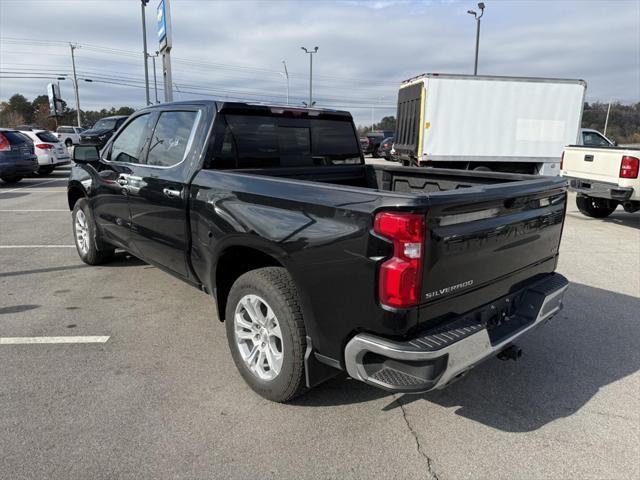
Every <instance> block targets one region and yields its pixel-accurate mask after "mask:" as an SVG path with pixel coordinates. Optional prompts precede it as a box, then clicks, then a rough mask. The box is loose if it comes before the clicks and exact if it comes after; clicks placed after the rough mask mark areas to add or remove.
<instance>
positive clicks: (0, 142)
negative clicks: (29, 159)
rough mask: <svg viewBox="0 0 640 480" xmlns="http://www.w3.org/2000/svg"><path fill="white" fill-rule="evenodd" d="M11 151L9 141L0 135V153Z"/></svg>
mask: <svg viewBox="0 0 640 480" xmlns="http://www.w3.org/2000/svg"><path fill="white" fill-rule="evenodd" d="M9 150H11V144H10V143H9V139H8V138H7V137H5V136H4V135H3V134H2V133H0V152H8V151H9Z"/></svg>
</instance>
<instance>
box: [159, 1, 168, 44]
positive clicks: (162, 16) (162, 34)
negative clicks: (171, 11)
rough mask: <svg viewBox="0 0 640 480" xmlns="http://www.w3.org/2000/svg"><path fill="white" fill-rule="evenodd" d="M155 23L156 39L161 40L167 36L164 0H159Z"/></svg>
mask: <svg viewBox="0 0 640 480" xmlns="http://www.w3.org/2000/svg"><path fill="white" fill-rule="evenodd" d="M156 23H157V25H158V41H159V42H162V41H163V40H164V39H165V37H166V36H167V15H166V12H165V10H164V0H160V4H159V5H158V10H157V11H156Z"/></svg>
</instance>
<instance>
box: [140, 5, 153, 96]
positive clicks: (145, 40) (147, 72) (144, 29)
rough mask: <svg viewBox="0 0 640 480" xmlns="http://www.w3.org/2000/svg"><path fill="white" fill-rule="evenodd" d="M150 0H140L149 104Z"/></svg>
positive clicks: (145, 81) (145, 77) (145, 79)
mask: <svg viewBox="0 0 640 480" xmlns="http://www.w3.org/2000/svg"><path fill="white" fill-rule="evenodd" d="M147 3H149V0H140V9H141V11H142V44H143V46H144V86H145V90H144V91H145V93H146V95H147V105H151V101H150V100H149V60H148V57H149V54H148V53H147V22H146V19H145V8H146V6H147Z"/></svg>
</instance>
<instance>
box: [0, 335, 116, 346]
mask: <svg viewBox="0 0 640 480" xmlns="http://www.w3.org/2000/svg"><path fill="white" fill-rule="evenodd" d="M107 340H109V336H106V335H105V336H89V337H81V336H76V337H4V338H3V337H0V345H30V344H43V343H106V342H107Z"/></svg>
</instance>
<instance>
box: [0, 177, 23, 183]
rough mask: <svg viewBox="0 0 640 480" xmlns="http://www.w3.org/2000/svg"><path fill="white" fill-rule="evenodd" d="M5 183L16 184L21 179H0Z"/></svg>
mask: <svg viewBox="0 0 640 480" xmlns="http://www.w3.org/2000/svg"><path fill="white" fill-rule="evenodd" d="M0 178H1V179H2V181H3V182H5V183H18V182H19V181H20V180H22V178H23V177H9V176H7V177H0Z"/></svg>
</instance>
